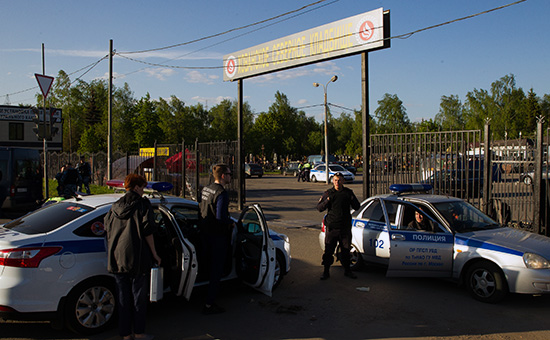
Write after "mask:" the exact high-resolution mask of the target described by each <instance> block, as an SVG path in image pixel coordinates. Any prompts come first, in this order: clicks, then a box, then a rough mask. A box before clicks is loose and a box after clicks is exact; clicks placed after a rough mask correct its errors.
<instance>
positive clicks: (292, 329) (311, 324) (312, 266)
mask: <svg viewBox="0 0 550 340" xmlns="http://www.w3.org/2000/svg"><path fill="white" fill-rule="evenodd" d="M246 186H247V202H248V203H250V204H251V203H259V204H260V205H261V206H262V208H263V209H264V213H265V214H266V217H267V219H268V223H269V225H270V227H271V228H273V229H274V230H276V231H279V232H283V233H285V234H287V235H288V236H289V237H290V240H291V247H292V257H293V259H292V268H291V272H290V273H289V274H288V275H287V276H286V277H285V278H284V279H283V282H282V284H281V285H280V286H279V287H278V288H277V289H276V290H275V291H274V292H273V296H272V297H268V296H265V295H263V294H261V293H258V292H256V291H254V290H252V289H249V288H247V287H243V286H242V285H240V284H239V283H229V284H225V285H224V288H223V290H222V294H221V297H220V299H219V303H220V304H221V305H222V306H224V307H225V308H226V309H227V312H226V313H224V314H220V315H211V316H203V315H202V314H201V313H200V310H201V307H202V303H203V301H204V296H205V291H204V289H198V290H196V291H194V293H193V295H192V298H191V300H190V301H184V300H182V299H176V298H170V299H165V300H163V301H161V302H158V303H154V304H152V305H151V307H150V309H149V315H148V326H147V329H148V332H150V333H152V334H155V335H156V336H157V337H156V338H157V339H178V340H179V339H181V340H191V339H193V340H197V339H327V340H339V339H423V340H424V339H454V340H470V339H483V340H486V339H498V340H509V339H512V340H515V339H534V340H543V339H544V340H546V339H550V324H549V322H548V320H550V309H549V308H548V306H549V302H550V296H543V297H531V296H517V295H515V296H510V297H509V298H508V299H507V300H505V301H504V302H502V303H501V304H498V305H491V304H484V303H480V302H478V301H476V300H474V299H472V298H470V297H469V295H468V294H467V292H466V291H465V290H464V289H462V288H460V287H457V285H456V284H455V283H453V282H449V281H445V280H439V279H418V278H387V277H385V270H384V269H383V268H378V267H367V268H366V269H364V270H362V271H359V272H357V275H358V279H356V280H352V279H349V278H347V277H344V276H343V270H342V268H341V267H340V266H339V264H337V265H335V266H334V267H333V268H332V272H331V274H332V276H331V278H330V279H329V280H327V281H320V280H319V276H320V274H321V271H322V268H321V265H320V261H321V249H320V247H319V242H318V230H319V221H320V220H321V218H322V216H323V214H322V213H319V212H317V211H316V210H315V205H316V202H317V200H318V199H319V197H320V196H321V194H322V192H323V191H324V190H326V189H327V188H328V187H327V186H326V185H325V184H322V183H297V182H296V179H295V178H293V177H286V178H285V177H282V176H273V175H271V176H270V175H268V176H264V177H263V178H260V179H258V178H252V179H249V180H247V182H246ZM348 187H351V188H352V189H353V190H354V191H355V193H356V194H357V195H358V198H359V199H361V198H362V197H361V195H360V194H361V184H360V183H357V184H351V185H348ZM236 213H237V212H235V214H236ZM0 278H1V277H0ZM358 288H359V289H358ZM365 290H368V291H365ZM0 337H1V338H2V339H17V340H24V339H92V340H96V339H118V337H117V335H116V330H111V331H108V332H105V333H103V334H100V335H97V336H93V337H90V338H85V337H75V336H74V334H71V333H69V332H67V331H55V330H52V329H51V328H50V327H49V325H48V324H47V323H38V322H0Z"/></svg>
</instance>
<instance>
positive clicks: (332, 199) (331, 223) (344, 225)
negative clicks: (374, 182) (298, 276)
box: [317, 172, 360, 280]
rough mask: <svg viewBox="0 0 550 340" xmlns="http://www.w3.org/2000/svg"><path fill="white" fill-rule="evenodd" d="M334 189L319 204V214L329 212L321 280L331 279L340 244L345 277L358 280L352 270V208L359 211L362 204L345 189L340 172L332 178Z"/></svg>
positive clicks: (326, 218)
mask: <svg viewBox="0 0 550 340" xmlns="http://www.w3.org/2000/svg"><path fill="white" fill-rule="evenodd" d="M332 184H333V185H334V187H332V188H331V189H329V190H327V191H325V193H324V194H323V196H322V197H321V198H320V199H319V203H317V210H319V212H321V211H324V210H327V209H328V212H327V215H326V217H325V226H326V227H327V230H326V234H325V253H324V254H323V262H322V265H323V266H324V267H325V268H324V271H323V275H322V276H321V280H326V279H328V278H329V277H330V265H331V264H332V263H333V262H334V258H333V254H334V251H335V250H336V246H337V245H338V243H340V262H341V263H342V266H343V267H344V275H345V276H347V277H349V278H352V279H356V278H357V276H356V275H355V274H354V273H353V272H352V271H351V268H350V249H351V213H350V208H353V209H355V210H357V209H359V207H360V203H359V200H357V197H356V196H355V194H354V193H353V191H352V190H351V189H349V188H345V187H344V175H342V173H340V172H338V173H336V174H335V175H334V176H333V177H332Z"/></svg>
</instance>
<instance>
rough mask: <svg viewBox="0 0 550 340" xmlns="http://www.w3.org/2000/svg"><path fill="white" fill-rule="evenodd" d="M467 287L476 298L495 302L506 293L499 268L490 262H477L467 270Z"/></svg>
mask: <svg viewBox="0 0 550 340" xmlns="http://www.w3.org/2000/svg"><path fill="white" fill-rule="evenodd" d="M466 280H467V281H466V285H467V289H468V291H469V292H470V295H472V296H473V297H474V298H475V299H476V300H479V301H482V302H488V303H496V302H499V301H501V300H502V299H504V297H505V296H506V294H508V287H507V284H506V279H505V278H504V274H503V273H502V271H501V270H500V268H499V267H498V266H497V265H495V264H494V263H491V262H479V263H476V264H474V265H473V266H472V267H470V269H469V270H468V274H467V277H466Z"/></svg>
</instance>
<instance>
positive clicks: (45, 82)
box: [34, 44, 54, 199]
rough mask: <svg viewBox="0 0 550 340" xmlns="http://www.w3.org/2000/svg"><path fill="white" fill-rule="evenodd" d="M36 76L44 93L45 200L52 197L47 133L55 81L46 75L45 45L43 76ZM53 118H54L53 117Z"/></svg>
mask: <svg viewBox="0 0 550 340" xmlns="http://www.w3.org/2000/svg"><path fill="white" fill-rule="evenodd" d="M34 76H35V77H36V81H38V86H39V87H40V90H41V91H42V96H43V98H44V112H43V117H44V122H43V128H44V130H43V131H44V133H43V136H42V137H43V139H42V140H43V149H44V190H45V193H44V198H45V199H48V198H49V197H50V195H49V190H50V188H49V185H48V142H47V139H48V132H47V130H48V129H47V128H46V127H47V125H46V117H47V115H46V97H47V96H48V93H49V92H50V88H51V87H52V83H53V80H54V77H49V76H47V75H46V64H45V58H44V44H42V74H38V73H35V74H34ZM52 118H53V117H52ZM52 118H50V124H52Z"/></svg>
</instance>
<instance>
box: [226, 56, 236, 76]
mask: <svg viewBox="0 0 550 340" xmlns="http://www.w3.org/2000/svg"><path fill="white" fill-rule="evenodd" d="M233 72H235V60H233V59H231V60H229V61H228V62H227V73H229V74H231V73H233Z"/></svg>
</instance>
